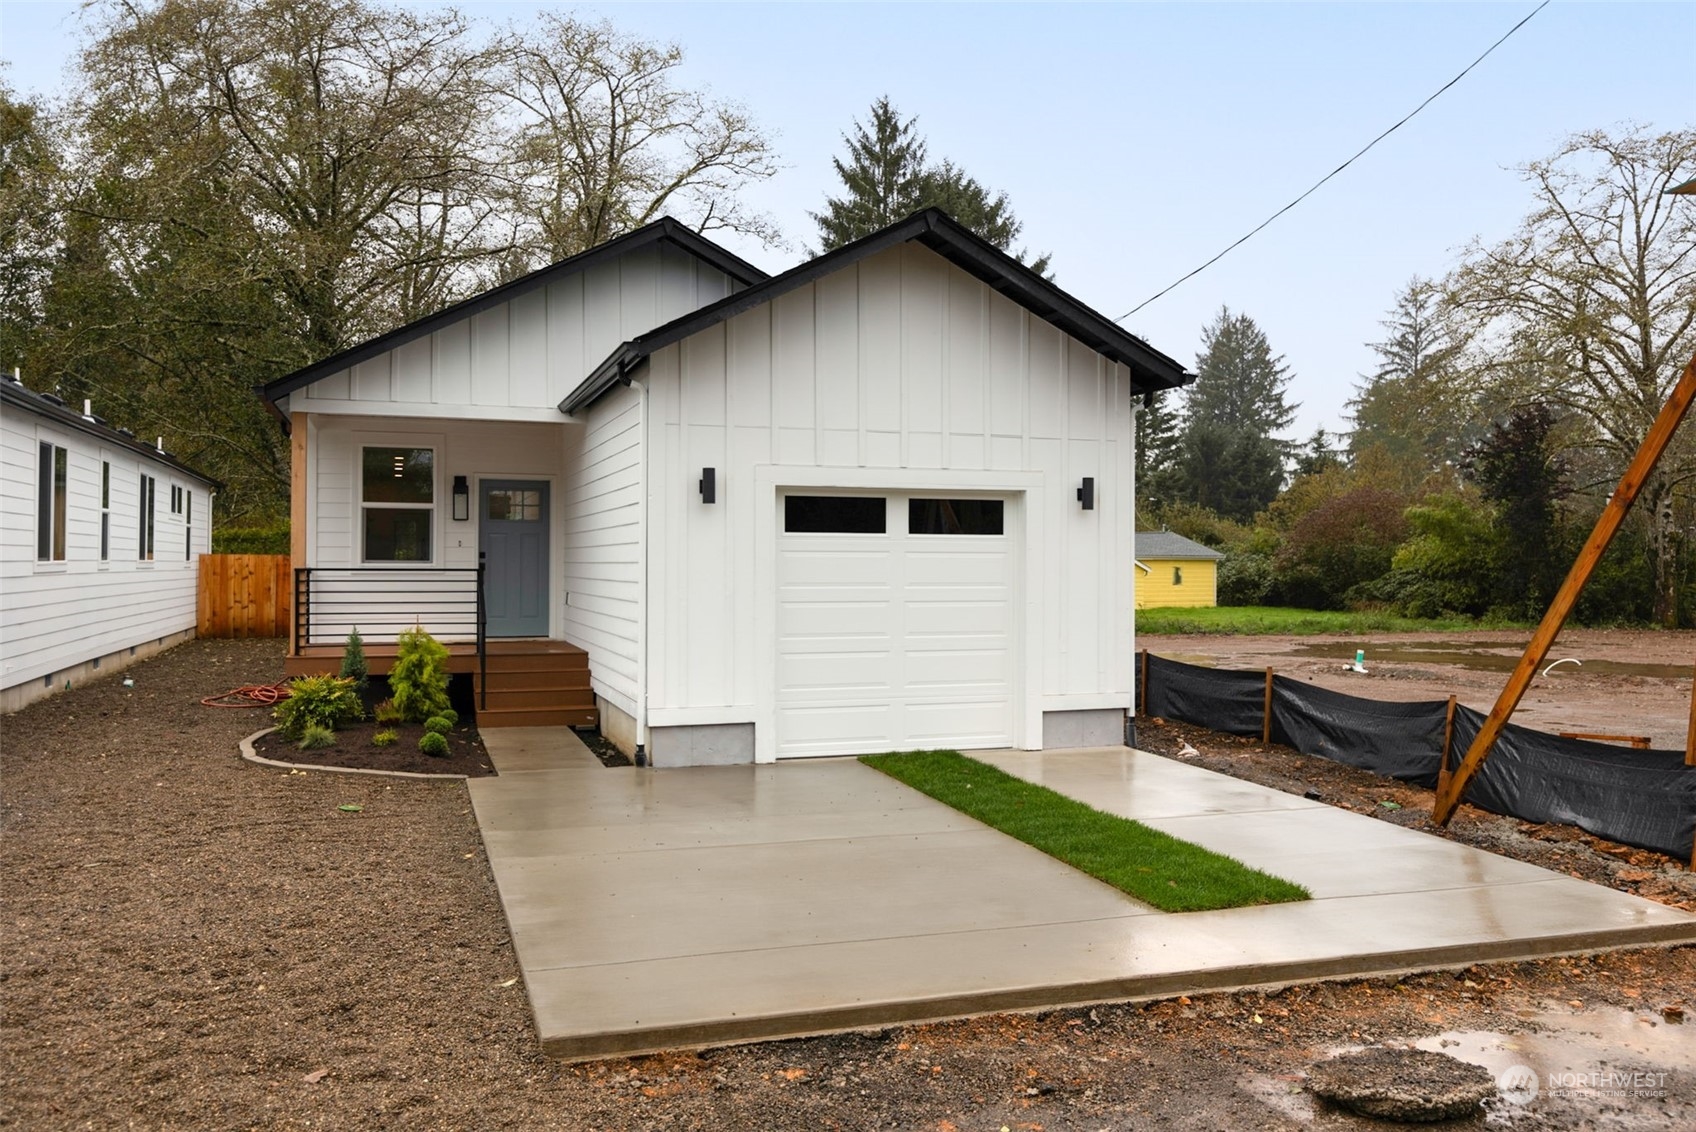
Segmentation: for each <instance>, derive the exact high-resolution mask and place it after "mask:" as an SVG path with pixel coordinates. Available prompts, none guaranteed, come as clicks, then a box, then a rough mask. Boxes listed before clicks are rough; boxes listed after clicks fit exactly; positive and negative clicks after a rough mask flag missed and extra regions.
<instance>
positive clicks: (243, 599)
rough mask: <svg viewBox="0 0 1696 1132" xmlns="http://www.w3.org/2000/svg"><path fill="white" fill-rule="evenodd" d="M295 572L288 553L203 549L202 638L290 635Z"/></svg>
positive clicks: (201, 576)
mask: <svg viewBox="0 0 1696 1132" xmlns="http://www.w3.org/2000/svg"><path fill="white" fill-rule="evenodd" d="M292 579H293V574H292V572H291V571H290V570H289V556H288V555H286V554H202V555H201V556H200V624H199V630H198V631H199V634H200V635H201V636H202V637H286V636H288V635H289V614H290V609H289V601H290V599H289V594H290V590H291V588H292V585H291V583H292Z"/></svg>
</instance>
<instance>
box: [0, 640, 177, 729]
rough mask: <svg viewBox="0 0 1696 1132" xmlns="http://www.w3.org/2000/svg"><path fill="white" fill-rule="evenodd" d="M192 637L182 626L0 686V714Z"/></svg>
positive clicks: (102, 674)
mask: <svg viewBox="0 0 1696 1132" xmlns="http://www.w3.org/2000/svg"><path fill="white" fill-rule="evenodd" d="M193 639H194V630H193V629H184V630H183V631H182V632H180V633H171V634H169V635H168V636H164V637H159V638H158V639H156V640H151V641H143V642H142V643H140V644H137V645H131V646H129V647H128V648H122V649H115V650H113V651H112V652H109V653H106V654H105V655H104V656H97V657H94V658H92V659H90V660H85V661H83V662H82V663H81V664H73V665H71V666H70V667H69V668H61V669H59V671H57V672H52V673H49V674H48V675H46V676H35V677H32V678H30V679H28V680H25V681H24V682H23V683H21V684H14V685H12V686H11V687H10V688H6V689H4V690H0V715H4V714H6V713H9V712H14V711H17V710H18V709H19V708H21V707H23V706H24V705H25V704H32V703H34V702H35V701H36V700H39V699H42V698H44V697H46V696H51V695H52V694H53V693H54V692H63V691H65V690H66V689H67V688H74V687H76V686H77V685H78V684H86V683H88V682H89V681H90V680H98V679H100V677H102V676H110V675H112V673H114V672H118V671H121V670H122V669H125V668H128V667H129V666H130V665H132V664H134V663H135V662H136V661H138V660H146V659H147V658H148V657H150V656H154V655H155V654H157V653H162V652H164V651H165V650H166V649H168V648H171V647H173V646H175V645H180V644H182V643H183V642H184V641H188V640H193Z"/></svg>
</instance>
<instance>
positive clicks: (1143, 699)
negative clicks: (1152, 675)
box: [1137, 649, 1148, 717]
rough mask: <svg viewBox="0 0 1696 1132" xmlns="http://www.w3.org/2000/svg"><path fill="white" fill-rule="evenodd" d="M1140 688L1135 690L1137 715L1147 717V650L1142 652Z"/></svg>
mask: <svg viewBox="0 0 1696 1132" xmlns="http://www.w3.org/2000/svg"><path fill="white" fill-rule="evenodd" d="M1141 676H1142V681H1141V683H1142V686H1141V687H1139V688H1138V689H1137V714H1138V715H1140V716H1144V717H1146V716H1147V715H1148V650H1147V649H1143V650H1142V673H1141Z"/></svg>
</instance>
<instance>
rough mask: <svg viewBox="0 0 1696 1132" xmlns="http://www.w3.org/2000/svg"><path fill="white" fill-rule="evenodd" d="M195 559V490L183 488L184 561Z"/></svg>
mask: <svg viewBox="0 0 1696 1132" xmlns="http://www.w3.org/2000/svg"><path fill="white" fill-rule="evenodd" d="M193 560H194V492H192V491H190V490H189V489H188V488H186V487H185V488H183V561H184V562H192V561H193Z"/></svg>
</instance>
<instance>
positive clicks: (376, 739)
mask: <svg viewBox="0 0 1696 1132" xmlns="http://www.w3.org/2000/svg"><path fill="white" fill-rule="evenodd" d="M398 742H400V732H399V731H396V730H395V729H394V728H392V727H385V728H383V730H381V731H379V732H377V733H376V734H375V735H372V736H371V745H372V746H373V747H392V746H394V745H395V744H396V743H398Z"/></svg>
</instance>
